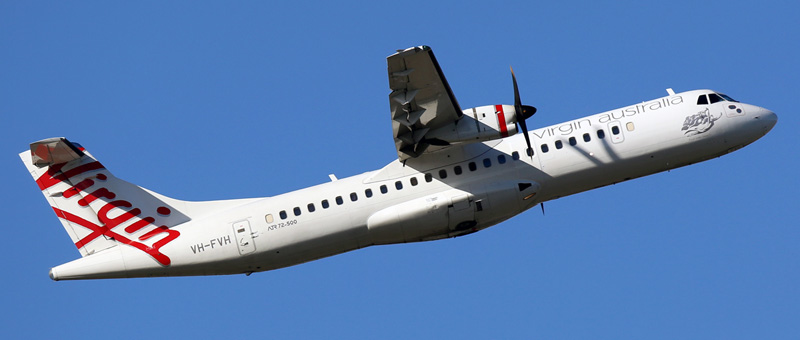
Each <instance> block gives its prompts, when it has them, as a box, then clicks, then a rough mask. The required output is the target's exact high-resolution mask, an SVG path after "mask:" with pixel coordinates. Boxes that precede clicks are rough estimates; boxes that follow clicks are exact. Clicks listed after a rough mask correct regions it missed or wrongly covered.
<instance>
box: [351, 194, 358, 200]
mask: <svg viewBox="0 0 800 340" xmlns="http://www.w3.org/2000/svg"><path fill="white" fill-rule="evenodd" d="M350 200H351V201H353V202H355V201H358V195H356V193H354V192H351V193H350Z"/></svg>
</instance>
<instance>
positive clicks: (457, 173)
mask: <svg viewBox="0 0 800 340" xmlns="http://www.w3.org/2000/svg"><path fill="white" fill-rule="evenodd" d="M453 172H455V173H456V175H460V174H461V173H462V172H464V171H462V170H461V166H460V165H456V167H455V168H453Z"/></svg>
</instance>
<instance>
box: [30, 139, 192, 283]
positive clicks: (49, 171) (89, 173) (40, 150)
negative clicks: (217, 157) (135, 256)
mask: <svg viewBox="0 0 800 340" xmlns="http://www.w3.org/2000/svg"><path fill="white" fill-rule="evenodd" d="M20 158H22V161H23V162H24V163H25V166H26V167H27V168H28V171H30V173H31V175H32V176H33V178H34V180H35V181H36V184H38V185H39V189H41V190H42V194H44V197H45V199H47V202H48V203H50V206H51V207H52V209H53V211H54V212H55V214H56V216H58V219H59V220H60V221H61V224H63V225H64V229H65V230H66V231H67V234H69V237H70V238H71V239H72V242H73V243H74V244H75V247H77V248H78V251H80V253H81V255H82V256H83V257H87V256H90V255H92V254H95V253H98V252H102V251H104V250H107V249H110V248H113V247H118V246H119V245H120V244H125V245H127V246H131V247H134V248H137V249H139V250H141V251H143V252H145V253H147V254H148V255H150V256H151V257H152V258H153V259H154V260H156V261H157V262H158V263H159V264H160V265H162V266H169V265H170V262H171V261H170V258H169V257H168V256H166V255H165V254H163V253H162V252H161V251H160V249H161V247H163V246H164V245H166V244H168V243H170V242H171V241H173V240H174V239H176V238H178V237H179V236H180V233H179V232H178V231H177V230H173V229H171V228H172V227H174V226H176V225H179V224H181V223H185V222H187V221H189V220H190V218H189V216H187V214H184V212H182V211H181V209H180V205H181V203H182V202H183V201H178V200H173V199H169V198H167V197H163V196H161V195H158V194H156V193H154V192H151V191H149V190H146V189H143V188H141V187H139V186H136V185H134V184H131V183H128V182H126V181H123V180H121V179H119V178H116V177H114V175H112V174H111V172H110V171H108V169H106V168H105V167H104V166H103V165H102V164H101V163H100V162H98V161H97V159H95V158H94V157H92V155H91V154H89V152H87V151H86V150H85V149H84V148H83V147H81V146H80V145H79V144H77V143H72V142H70V141H68V140H67V139H66V138H49V139H44V140H41V141H38V142H34V143H31V150H30V151H25V152H22V153H20ZM50 276H51V278H53V279H56V277H54V274H53V272H52V271H51V274H50Z"/></svg>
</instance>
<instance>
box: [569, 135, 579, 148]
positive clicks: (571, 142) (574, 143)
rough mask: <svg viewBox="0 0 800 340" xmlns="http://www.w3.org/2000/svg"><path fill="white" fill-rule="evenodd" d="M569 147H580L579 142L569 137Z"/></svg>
mask: <svg viewBox="0 0 800 340" xmlns="http://www.w3.org/2000/svg"><path fill="white" fill-rule="evenodd" d="M569 145H572V146H575V145H578V141H576V140H575V137H569Z"/></svg>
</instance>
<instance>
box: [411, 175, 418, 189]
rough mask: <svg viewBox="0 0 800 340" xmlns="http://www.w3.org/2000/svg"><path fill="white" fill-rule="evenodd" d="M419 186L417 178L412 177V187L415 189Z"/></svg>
mask: <svg viewBox="0 0 800 340" xmlns="http://www.w3.org/2000/svg"><path fill="white" fill-rule="evenodd" d="M417 184H419V182H417V178H416V177H411V186H412V187H415V186H417Z"/></svg>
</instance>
